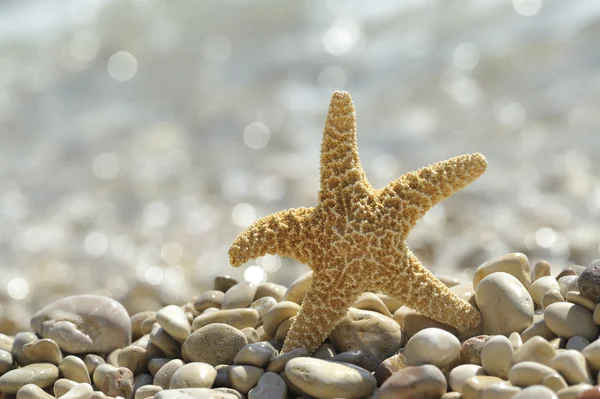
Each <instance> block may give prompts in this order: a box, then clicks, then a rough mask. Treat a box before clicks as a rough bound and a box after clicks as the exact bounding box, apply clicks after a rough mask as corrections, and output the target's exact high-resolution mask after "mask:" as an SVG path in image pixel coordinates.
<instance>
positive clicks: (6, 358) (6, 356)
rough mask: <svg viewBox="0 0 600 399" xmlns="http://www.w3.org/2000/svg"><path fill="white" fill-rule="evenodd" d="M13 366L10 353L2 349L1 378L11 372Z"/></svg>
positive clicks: (0, 354)
mask: <svg viewBox="0 0 600 399" xmlns="http://www.w3.org/2000/svg"><path fill="white" fill-rule="evenodd" d="M12 366H13V357H12V355H11V354H10V352H8V351H6V350H4V349H0V376H2V375H3V374H4V373H6V372H7V371H8V370H10V369H11V368H12Z"/></svg>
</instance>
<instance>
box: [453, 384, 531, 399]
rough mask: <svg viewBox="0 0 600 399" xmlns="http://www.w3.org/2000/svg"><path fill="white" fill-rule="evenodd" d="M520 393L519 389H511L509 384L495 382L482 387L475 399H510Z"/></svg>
mask: <svg viewBox="0 0 600 399" xmlns="http://www.w3.org/2000/svg"><path fill="white" fill-rule="evenodd" d="M520 391H521V388H519V387H513V386H512V385H510V383H507V382H496V383H494V384H491V385H487V386H485V387H483V388H482V389H481V392H480V393H479V396H477V399H511V398H512V397H513V396H514V395H515V394H517V393H519V392H520ZM461 399H462V398H461Z"/></svg>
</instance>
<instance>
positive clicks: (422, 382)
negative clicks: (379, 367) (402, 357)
mask: <svg viewBox="0 0 600 399" xmlns="http://www.w3.org/2000/svg"><path fill="white" fill-rule="evenodd" d="M446 390H447V384H446V378H445V377H444V373H442V371H441V370H440V369H438V368H437V367H435V366H433V365H430V364H427V365H424V366H411V367H407V368H405V369H402V370H400V371H398V372H396V373H394V374H393V375H392V376H391V377H390V378H388V379H387V380H386V381H385V382H384V383H383V385H381V387H380V389H379V399H396V398H403V399H420V398H439V397H440V396H442V395H443V394H444V393H445V392H446Z"/></svg>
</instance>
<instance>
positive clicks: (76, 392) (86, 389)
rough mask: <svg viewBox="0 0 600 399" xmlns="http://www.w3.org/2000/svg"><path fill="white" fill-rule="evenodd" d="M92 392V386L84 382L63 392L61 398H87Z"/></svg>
mask: <svg viewBox="0 0 600 399" xmlns="http://www.w3.org/2000/svg"><path fill="white" fill-rule="evenodd" d="M93 392H94V388H92V386H91V385H90V384H88V383H86V382H83V383H79V384H77V385H76V386H74V387H73V388H72V389H70V390H69V392H67V393H65V394H64V395H62V396H61V398H62V399H88V398H89V397H90V396H91V395H92V393H93Z"/></svg>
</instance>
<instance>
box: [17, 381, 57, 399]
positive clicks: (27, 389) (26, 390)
mask: <svg viewBox="0 0 600 399" xmlns="http://www.w3.org/2000/svg"><path fill="white" fill-rule="evenodd" d="M17 399H54V396H52V395H50V394H49V393H47V392H46V391H44V390H43V389H42V388H40V387H38V386H37V385H35V384H27V385H24V386H23V387H22V388H21V389H19V390H18V391H17Z"/></svg>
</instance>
